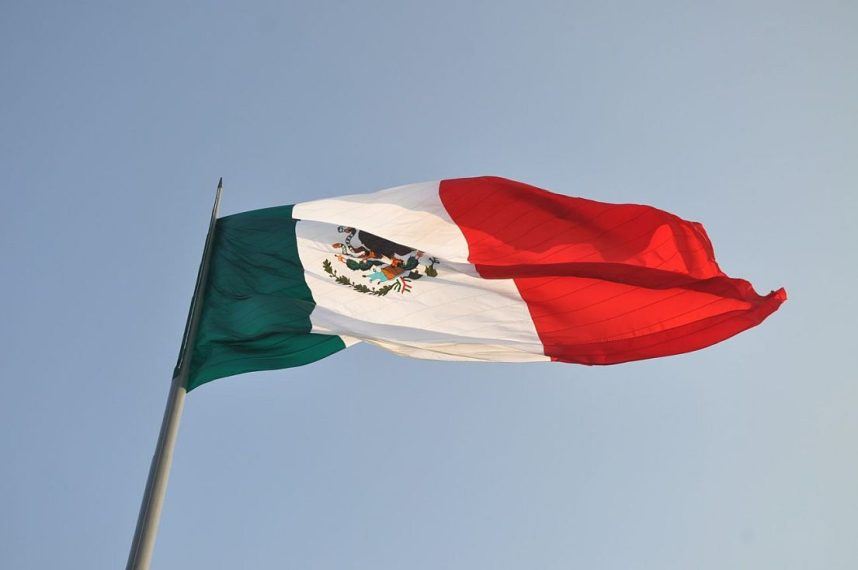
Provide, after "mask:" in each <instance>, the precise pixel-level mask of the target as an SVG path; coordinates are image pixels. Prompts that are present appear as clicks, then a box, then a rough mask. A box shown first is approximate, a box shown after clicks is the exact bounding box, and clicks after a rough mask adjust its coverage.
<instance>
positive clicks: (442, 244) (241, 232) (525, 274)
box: [187, 177, 786, 390]
mask: <svg viewBox="0 0 858 570" xmlns="http://www.w3.org/2000/svg"><path fill="white" fill-rule="evenodd" d="M209 259H210V262H209V272H208V277H207V279H206V281H205V283H202V294H201V297H200V299H201V301H200V302H201V303H202V305H201V312H200V320H199V326H198V330H197V334H196V338H195V339H194V340H193V341H192V345H191V346H190V347H189V349H190V370H189V378H188V386H187V387H188V389H189V390H190V389H193V388H195V387H197V386H200V385H201V384H204V383H206V382H209V381H211V380H214V379H216V378H222V377H225V376H231V375H234V374H240V373H243V372H251V371H257V370H271V369H277V368H287V367H291V366H300V365H303V364H308V363H311V362H314V361H316V360H319V359H321V358H324V357H326V356H328V355H331V354H333V353H335V352H337V351H339V350H342V349H344V348H346V347H348V346H351V345H353V344H355V343H358V342H366V343H370V344H373V345H376V346H378V347H379V348H382V349H384V350H389V351H391V352H394V353H396V354H399V355H401V356H408V357H414V358H424V359H433V360H463V361H478V362H541V361H556V362H571V363H578V364H617V363H621V362H628V361H632V360H641V359H645V358H655V357H659V356H667V355H672V354H679V353H684V352H689V351H692V350H697V349H700V348H704V347H706V346H709V345H711V344H714V343H716V342H719V341H722V340H724V339H727V338H729V337H731V336H733V335H735V334H737V333H739V332H741V331H743V330H745V329H748V328H750V327H753V326H755V325H757V324H759V323H760V322H762V321H763V320H764V319H765V318H766V317H767V316H769V315H770V314H771V313H772V312H774V311H775V310H776V309H777V308H778V307H779V306H780V304H781V303H782V302H783V301H784V300H785V299H786V294H785V292H784V290H783V289H780V290H778V291H774V292H772V293H769V294H768V295H765V296H761V295H758V294H757V293H756V292H755V291H754V288H753V287H752V286H751V284H750V283H748V282H747V281H744V280H742V279H735V278H731V277H728V276H727V275H725V274H724V273H723V272H722V271H721V270H720V268H719V267H718V264H717V263H716V262H715V256H714V253H713V249H712V244H711V243H710V241H709V238H708V237H707V235H706V232H705V230H704V229H703V226H701V225H700V224H698V223H696V222H689V221H686V220H683V219H681V218H679V217H677V216H675V215H673V214H670V213H668V212H665V211H662V210H658V209H656V208H653V207H650V206H642V205H637V204H607V203H603V202H596V201H593V200H587V199H584V198H577V197H570V196H564V195H561V194H555V193H552V192H548V191H546V190H541V189H539V188H535V187H533V186H528V185H526V184H522V183H520V182H514V181H512V180H506V179H503V178H496V177H480V178H465V179H457V180H442V181H441V182H427V183H421V184H411V185H407V186H400V187H397V188H391V189H388V190H382V191H380V192H376V193H373V194H359V195H352V196H343V197H338V198H329V199H323V200H315V201H312V202H304V203H300V204H295V205H293V206H279V207H274V208H266V209H263V210H256V211H251V212H245V213H241V214H235V215H232V216H226V217H224V218H221V219H219V220H218V221H217V224H216V226H215V233H214V237H213V242H212V250H211V252H210V258H209Z"/></svg>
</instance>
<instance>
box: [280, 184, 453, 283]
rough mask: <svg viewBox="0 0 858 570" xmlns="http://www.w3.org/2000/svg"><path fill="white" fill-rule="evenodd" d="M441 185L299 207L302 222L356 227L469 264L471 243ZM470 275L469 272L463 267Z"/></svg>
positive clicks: (296, 214)
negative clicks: (441, 192) (450, 211)
mask: <svg viewBox="0 0 858 570" xmlns="http://www.w3.org/2000/svg"><path fill="white" fill-rule="evenodd" d="M439 185H440V182H422V183H419V184H408V185H406V186H397V187H396V188H388V189H387V190H381V191H379V192H375V193H372V194H355V195H352V196H340V197H337V198H327V199H324V200H315V201H312V202H303V203H301V204H296V205H295V208H294V209H293V210H292V215H293V216H294V217H295V218H296V219H299V220H310V221H315V222H326V223H328V224H336V225H340V226H351V227H353V228H358V229H361V230H365V231H368V232H370V233H373V234H376V235H379V236H383V237H385V238H387V239H389V240H391V241H394V242H396V243H401V244H402V245H407V246H411V247H413V248H414V249H419V250H421V251H425V252H431V253H432V255H434V256H436V257H439V258H443V259H445V260H446V261H447V262H448V263H463V264H466V263H468V242H467V241H466V240H465V236H464V235H462V230H460V229H459V226H457V225H456V224H455V222H453V220H452V218H450V215H449V214H448V213H447V210H446V209H444V205H443V204H442V203H441V198H440V196H439V194H438V188H439ZM462 269H464V270H465V271H467V269H466V268H462Z"/></svg>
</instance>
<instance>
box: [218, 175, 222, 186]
mask: <svg viewBox="0 0 858 570" xmlns="http://www.w3.org/2000/svg"><path fill="white" fill-rule="evenodd" d="M217 187H218V188H223V176H221V177H220V180H218V181H217Z"/></svg>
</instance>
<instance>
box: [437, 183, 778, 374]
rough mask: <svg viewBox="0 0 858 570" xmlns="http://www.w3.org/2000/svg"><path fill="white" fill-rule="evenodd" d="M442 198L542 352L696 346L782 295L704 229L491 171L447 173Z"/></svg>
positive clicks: (660, 352)
mask: <svg viewBox="0 0 858 570" xmlns="http://www.w3.org/2000/svg"><path fill="white" fill-rule="evenodd" d="M440 195H441V201H442V203H443V204H444V207H445V208H446V209H447V212H448V213H449V214H450V216H451V217H452V219H453V221H455V222H456V224H457V225H458V226H459V227H460V228H461V230H462V233H463V234H464V236H465V239H466V240H467V242H468V248H469V261H470V262H471V263H473V264H474V265H475V266H476V268H477V271H478V272H479V273H480V275H481V276H483V277H486V278H488V279H500V278H511V279H514V281H515V283H516V286H517V287H518V290H519V292H520V294H521V296H522V299H524V301H525V302H526V303H527V306H528V309H529V310H530V314H531V317H532V318H533V322H534V325H535V327H536V331H537V333H538V334H539V337H540V339H541V341H542V344H543V346H544V347H545V354H546V355H548V356H551V357H552V358H553V359H554V360H560V361H564V362H578V363H582V364H615V363H618V362H626V361H629V360H640V359H644V358H654V357H658V356H666V355H670V354H679V353H682V352H688V351H691V350H697V349H700V348H703V347H706V346H709V345H711V344H714V343H716V342H720V341H721V340H724V339H726V338H729V337H731V336H733V335H735V334H737V333H739V332H741V331H743V330H745V329H748V328H750V327H753V326H755V325H757V324H759V323H760V322H762V321H763V319H765V318H766V317H767V316H768V315H769V314H771V313H772V312H774V311H775V310H776V309H777V308H778V306H780V304H781V303H782V302H783V301H784V300H785V299H786V294H785V292H784V291H783V290H782V289H781V290H779V291H777V292H773V293H771V294H769V295H768V296H765V297H762V296H760V295H758V294H757V293H756V292H755V291H754V289H753V287H752V286H751V284H750V283H748V282H747V281H744V280H742V279H733V278H730V277H728V276H726V275H725V274H724V273H723V272H721V270H720V268H719V267H718V264H717V263H716V262H715V254H714V252H713V250H712V244H711V243H710V241H709V238H708V236H707V235H706V231H705V230H704V229H703V226H701V225H700V224H698V223H696V222H688V221H686V220H683V219H681V218H679V217H677V216H675V215H673V214H670V213H668V212H664V211H662V210H658V209H656V208H653V207H650V206H641V205H637V204H605V203H602V202H595V201H593V200H585V199H583V198H573V197H569V196H563V195H559V194H554V193H551V192H547V191H545V190H541V189H539V188H535V187H533V186H528V185H527V184H522V183H520V182H514V181H512V180H506V179H503V178H495V177H482V178H465V179H459V180H444V181H443V182H441V188H440Z"/></svg>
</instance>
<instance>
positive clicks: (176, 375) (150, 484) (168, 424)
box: [125, 178, 223, 570]
mask: <svg viewBox="0 0 858 570" xmlns="http://www.w3.org/2000/svg"><path fill="white" fill-rule="evenodd" d="M222 191H223V178H221V179H220V181H219V182H218V185H217V192H216V194H215V201H214V206H212V215H211V220H210V221H209V231H208V235H207V236H206V245H205V248H204V249H203V257H202V260H201V261H200V269H199V271H198V272H197V284H196V286H195V287H194V296H193V299H192V300H191V308H190V310H189V311H188V320H187V322H186V323H185V333H184V335H183V337H182V347H181V350H180V351H179V362H178V363H177V364H176V369H175V371H174V372H173V381H172V383H171V384H170V393H169V395H168V396H167V406H166V408H165V409H164V419H163V420H162V421H161V431H160V433H159V434H158V443H157V445H156V446H155V454H154V455H153V456H152V464H151V465H150V467H149V477H148V479H147V480H146V490H145V491H144V492H143V502H142V503H141V504H140V514H139V515H138V516H137V528H136V530H135V531H134V540H133V541H132V543H131V552H130V553H129V554H128V564H127V565H126V566H125V568H126V570H148V568H149V564H150V563H151V561H152V551H153V549H154V547H155V538H156V535H157V534H158V521H159V520H160V518H161V507H162V506H163V505H164V495H165V494H166V492H167V479H168V478H169V476H170V466H171V464H172V463H173V450H174V449H175V447H176V436H177V434H178V432H179V419H180V418H181V417H182V409H183V408H184V406H185V394H186V393H187V389H186V387H187V381H188V366H189V363H190V358H189V355H188V352H189V351H190V350H191V348H192V347H193V345H194V339H195V338H196V335H197V326H198V324H199V320H200V313H201V308H202V307H201V306H202V295H203V291H204V289H205V282H206V278H207V276H208V271H209V259H210V258H211V250H212V241H213V239H214V233H215V223H216V221H217V215H218V209H219V208H220V196H221V192H222Z"/></svg>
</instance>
